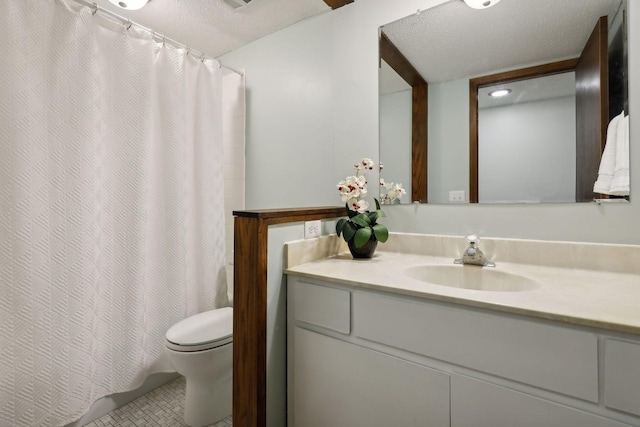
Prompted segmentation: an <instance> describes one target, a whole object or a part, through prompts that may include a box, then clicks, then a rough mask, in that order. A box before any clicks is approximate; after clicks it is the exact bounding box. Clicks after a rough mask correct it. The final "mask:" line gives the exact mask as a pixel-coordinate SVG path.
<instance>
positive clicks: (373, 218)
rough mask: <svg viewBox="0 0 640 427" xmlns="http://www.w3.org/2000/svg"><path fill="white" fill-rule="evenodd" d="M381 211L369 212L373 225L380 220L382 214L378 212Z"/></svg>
mask: <svg viewBox="0 0 640 427" xmlns="http://www.w3.org/2000/svg"><path fill="white" fill-rule="evenodd" d="M378 212H380V211H374V212H369V213H368V215H369V219H370V220H371V225H375V223H376V221H377V220H378V217H379V216H380V214H379V213H378Z"/></svg>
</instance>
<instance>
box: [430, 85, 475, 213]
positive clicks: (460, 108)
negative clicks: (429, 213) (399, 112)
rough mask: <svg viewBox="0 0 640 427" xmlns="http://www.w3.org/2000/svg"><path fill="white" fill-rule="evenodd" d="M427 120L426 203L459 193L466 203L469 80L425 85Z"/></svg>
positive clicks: (447, 200) (436, 201) (439, 201)
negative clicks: (427, 109) (427, 172)
mask: <svg viewBox="0 0 640 427" xmlns="http://www.w3.org/2000/svg"><path fill="white" fill-rule="evenodd" d="M428 120H429V126H428V127H427V131H428V142H429V151H428V156H427V158H428V163H429V164H428V171H429V174H428V177H429V179H428V185H429V188H428V200H429V203H448V202H449V191H460V190H463V191H464V194H465V200H469V79H459V80H452V81H449V82H445V83H439V84H431V85H429V119H428Z"/></svg>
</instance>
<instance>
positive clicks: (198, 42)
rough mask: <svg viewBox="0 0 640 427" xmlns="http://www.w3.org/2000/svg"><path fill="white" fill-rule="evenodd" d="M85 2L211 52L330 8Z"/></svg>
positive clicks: (298, 3) (169, 0) (199, 1)
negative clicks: (124, 5)
mask: <svg viewBox="0 0 640 427" xmlns="http://www.w3.org/2000/svg"><path fill="white" fill-rule="evenodd" d="M91 1H93V2H95V3H96V4H97V5H98V6H100V7H103V8H105V9H107V10H110V11H112V12H115V13H117V14H118V15H121V16H124V17H125V18H129V19H131V20H132V21H134V22H137V23H139V24H140V25H142V26H145V27H147V28H150V29H152V30H154V31H156V32H157V33H160V34H163V35H165V36H166V37H169V38H172V39H174V40H176V41H178V42H180V43H184V44H185V45H189V46H190V47H191V48H193V49H196V50H198V51H201V52H204V53H206V54H207V55H208V56H212V57H216V56H219V55H221V54H223V53H226V52H229V51H230V50H233V49H235V48H238V47H240V46H242V45H245V44H247V43H249V42H251V41H253V40H256V39H259V38H260V37H263V36H266V35H267V34H271V33H274V32H276V31H278V30H281V29H283V28H285V27H288V26H290V25H292V24H294V23H296V22H298V21H301V20H303V19H306V18H309V17H311V16H314V15H317V14H320V13H323V12H328V11H330V10H331V9H330V8H329V6H327V5H326V3H325V2H324V1H323V0H253V1H252V2H251V3H249V4H248V5H246V6H243V7H241V8H239V9H233V8H231V7H230V6H228V5H226V3H225V2H224V1H223V0H151V1H150V2H149V3H148V4H147V5H146V6H145V7H144V8H142V9H140V10H135V11H130V10H125V9H121V8H119V7H117V6H114V5H113V4H112V3H110V2H109V1H108V0H91Z"/></svg>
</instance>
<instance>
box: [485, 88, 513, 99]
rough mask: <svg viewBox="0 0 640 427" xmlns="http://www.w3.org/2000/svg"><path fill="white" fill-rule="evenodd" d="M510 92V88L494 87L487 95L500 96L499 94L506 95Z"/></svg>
mask: <svg viewBox="0 0 640 427" xmlns="http://www.w3.org/2000/svg"><path fill="white" fill-rule="evenodd" d="M510 93H511V89H496V90H492V91H491V92H489V96H491V97H493V98H500V97H501V96H507V95H509V94H510Z"/></svg>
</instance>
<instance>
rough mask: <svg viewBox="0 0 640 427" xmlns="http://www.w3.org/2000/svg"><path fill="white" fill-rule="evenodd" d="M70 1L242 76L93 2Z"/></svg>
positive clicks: (199, 52)
mask: <svg viewBox="0 0 640 427" xmlns="http://www.w3.org/2000/svg"><path fill="white" fill-rule="evenodd" d="M72 1H75V2H76V3H80V4H82V5H84V6H87V7H89V8H91V9H92V10H93V12H92V13H93V14H95V13H97V12H100V13H101V14H103V15H106V16H107V17H109V18H111V19H114V20H116V21H118V22H120V23H122V24H123V25H126V26H127V27H126V28H127V30H128V29H129V28H131V26H135V27H137V28H140V29H141V30H143V31H147V32H149V33H151V34H152V38H153V39H154V40H156V41H158V42H162V43H169V44H171V45H172V46H174V47H177V48H179V49H181V48H186V49H187V55H191V56H193V57H195V58H199V59H202V61H203V62H204V61H205V60H206V59H210V60H213V61H216V62H217V63H218V64H219V65H220V67H222V68H226V69H227V70H229V71H231V72H234V73H236V74H238V75H240V76H244V71H238V70H235V69H233V68H231V67H228V66H226V65H224V64H223V63H222V61H220V60H219V59H215V58H212V57H210V56H208V55H207V54H205V53H204V52H202V51H199V50H196V49H191V48H190V47H189V45H186V44H184V43H180V42H178V41H176V40H174V39H171V38H169V37H166V36H164V35H162V34H159V33H157V32H155V31H154V30H152V29H151V28H147V27H145V26H142V25H140V24H138V23H137V22H135V21H132V20H131V19H129V18H125V17H124V16H122V15H118V14H117V13H115V12H111V11H110V10H107V9H105V8H103V7H101V6H98V5H97V4H96V3H94V2H91V1H87V0H72Z"/></svg>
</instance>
